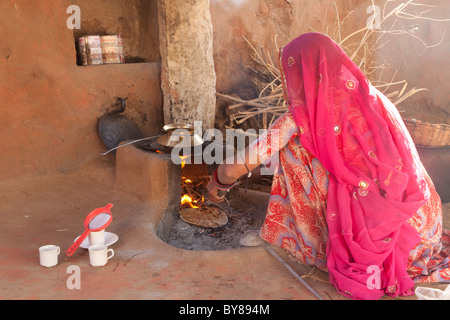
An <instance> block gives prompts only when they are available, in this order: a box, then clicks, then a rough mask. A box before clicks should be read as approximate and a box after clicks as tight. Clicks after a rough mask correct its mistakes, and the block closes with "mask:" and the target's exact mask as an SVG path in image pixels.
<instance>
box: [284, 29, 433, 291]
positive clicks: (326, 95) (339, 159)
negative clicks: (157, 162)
mask: <svg viewBox="0 0 450 320" xmlns="http://www.w3.org/2000/svg"><path fill="white" fill-rule="evenodd" d="M280 58H281V70H282V75H283V82H284V85H285V93H286V97H285V99H286V101H287V102H288V104H289V106H290V110H291V113H292V116H293V119H294V121H295V123H296V124H297V126H298V128H299V132H300V137H299V138H300V142H301V144H302V145H303V147H304V148H305V149H306V150H307V151H308V152H309V153H311V154H312V155H313V156H314V157H315V158H317V159H318V160H319V161H320V163H321V164H322V165H323V167H324V168H325V169H326V170H327V171H328V172H329V185H328V198H327V208H326V222H327V225H328V232H329V234H328V242H327V248H326V257H327V260H326V263H327V269H328V272H329V275H330V281H331V283H332V284H333V285H334V286H335V287H336V288H337V290H338V291H339V292H340V293H342V294H343V295H345V296H348V297H351V298H353V299H379V298H380V297H382V296H383V295H384V294H389V295H391V296H398V295H410V294H412V289H413V287H414V281H413V280H412V279H411V277H410V276H409V275H408V271H407V267H408V257H409V254H410V251H411V250H412V249H414V248H415V246H416V245H417V244H418V243H419V242H420V236H419V234H418V232H417V231H416V229H414V228H413V227H412V226H411V225H410V224H408V223H407V221H408V220H409V219H411V218H412V217H413V216H414V215H415V214H416V212H417V211H418V210H419V209H420V208H421V207H422V206H423V205H424V204H425V203H426V202H427V200H428V199H429V197H430V191H429V188H428V186H427V183H426V180H425V177H424V174H423V170H422V164H421V162H420V159H419V157H418V154H417V151H416V149H415V145H414V143H413V141H412V139H411V137H410V135H409V134H408V131H407V130H406V128H405V126H404V124H403V121H402V120H401V117H400V115H399V113H398V112H397V109H396V108H395V106H394V105H393V104H392V103H391V102H390V101H389V100H388V99H387V98H386V97H385V96H383V95H382V94H381V93H380V92H379V91H377V90H376V89H375V88H374V87H373V86H372V85H371V84H370V83H369V81H368V80H367V78H366V77H365V76H364V74H363V73H362V72H361V71H360V70H359V68H358V67H357V66H356V65H355V64H354V63H353V62H352V61H351V59H350V58H349V57H348V56H347V55H346V54H345V53H344V52H343V50H342V49H341V48H340V47H339V46H338V45H337V44H335V43H334V42H333V41H332V40H331V39H330V38H328V37H326V36H323V35H321V34H318V33H309V34H305V35H303V36H301V37H299V38H297V39H295V40H294V41H292V42H291V43H290V44H288V45H287V46H286V47H284V48H283V49H282V51H281V55H280ZM374 276H375V277H378V278H377V279H375V278H374ZM374 279H375V281H374Z"/></svg>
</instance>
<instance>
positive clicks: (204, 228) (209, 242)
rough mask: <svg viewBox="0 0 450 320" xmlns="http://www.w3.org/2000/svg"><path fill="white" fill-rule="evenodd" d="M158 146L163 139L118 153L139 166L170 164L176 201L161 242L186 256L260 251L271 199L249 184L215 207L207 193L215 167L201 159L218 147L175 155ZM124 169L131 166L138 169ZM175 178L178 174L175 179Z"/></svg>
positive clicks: (167, 216) (172, 200)
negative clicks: (197, 252) (194, 252)
mask: <svg viewBox="0 0 450 320" xmlns="http://www.w3.org/2000/svg"><path fill="white" fill-rule="evenodd" d="M158 141H160V142H161V139H159V140H158V138H154V139H150V140H148V141H145V142H141V143H137V144H135V145H133V146H130V147H129V148H131V150H130V149H128V150H127V149H125V148H123V149H120V150H121V151H119V152H125V153H129V152H130V153H132V154H133V161H136V162H137V163H140V165H142V162H140V161H139V160H138V159H137V158H139V157H142V158H149V159H150V160H149V161H147V162H145V161H144V162H143V163H144V164H143V165H150V166H151V165H152V162H153V161H162V162H166V163H167V166H164V168H165V170H167V172H166V174H167V175H168V176H172V178H171V179H169V180H168V184H169V186H168V190H169V191H168V192H169V193H171V194H172V196H171V197H170V199H169V201H170V204H169V206H168V207H167V210H166V212H165V214H164V216H163V217H162V218H161V220H160V222H159V225H158V227H157V231H158V232H157V234H158V236H159V237H160V238H161V239H162V240H163V241H165V242H166V243H168V244H170V245H173V246H175V247H178V248H182V249H187V250H201V251H211V250H229V249H236V248H240V247H244V246H245V247H248V246H259V245H261V244H262V240H261V239H260V238H259V236H258V233H259V230H260V228H261V226H262V224H263V222H264V218H265V214H266V209H267V203H268V194H267V193H264V192H259V191H255V190H250V189H248V188H246V182H247V181H242V185H241V187H242V188H239V187H237V188H235V189H233V190H231V191H230V192H229V193H228V194H227V195H226V197H225V198H226V200H225V201H224V202H223V203H220V204H214V203H211V202H210V201H209V200H208V197H207V190H206V187H207V184H208V182H209V181H210V176H211V174H212V172H213V171H214V170H215V169H216V167H217V164H208V163H206V162H205V161H203V160H202V161H199V159H202V155H203V154H205V152H208V151H205V150H207V148H208V146H211V145H212V144H214V142H212V141H204V142H203V143H202V144H201V145H199V146H196V147H192V148H183V149H180V150H176V149H175V148H168V147H166V146H163V145H161V144H160V143H158ZM127 148H128V147H127ZM223 148H224V150H222V151H223V152H222V151H221V152H220V153H221V154H223V155H225V154H226V150H225V148H226V147H225V146H224V147H223ZM133 149H134V150H133ZM216 150H217V149H216ZM174 158H175V159H174ZM123 159H124V158H122V157H121V156H120V155H119V161H120V163H118V166H119V167H122V166H123V165H124V164H123V162H122V161H123ZM126 165H131V166H133V165H134V163H128V164H125V166H126ZM174 173H177V174H175V176H174ZM255 176H258V172H255ZM157 179H158V176H155V180H154V181H152V185H153V186H158V185H161V184H164V183H165V182H164V181H156V180H157ZM253 179H255V178H253ZM162 180H163V179H162ZM246 189H247V190H246Z"/></svg>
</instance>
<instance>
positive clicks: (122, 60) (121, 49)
mask: <svg viewBox="0 0 450 320" xmlns="http://www.w3.org/2000/svg"><path fill="white" fill-rule="evenodd" d="M117 40H118V44H119V57H120V63H125V50H124V47H123V38H122V36H121V35H118V36H117Z"/></svg>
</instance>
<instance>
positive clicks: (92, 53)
mask: <svg viewBox="0 0 450 320" xmlns="http://www.w3.org/2000/svg"><path fill="white" fill-rule="evenodd" d="M100 40H101V39H100V36H85V37H81V38H79V39H78V47H79V50H80V58H81V63H82V65H99V64H103V59H102V44H101V41H100ZM82 42H84V45H83V44H82ZM84 50H85V52H86V58H85V59H86V62H84V61H83V59H84V58H83V52H84ZM84 63H86V64H84Z"/></svg>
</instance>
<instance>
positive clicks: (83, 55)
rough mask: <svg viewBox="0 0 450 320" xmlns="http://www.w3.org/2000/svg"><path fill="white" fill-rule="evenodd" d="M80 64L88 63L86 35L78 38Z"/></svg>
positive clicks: (85, 64)
mask: <svg viewBox="0 0 450 320" xmlns="http://www.w3.org/2000/svg"><path fill="white" fill-rule="evenodd" d="M78 64H79V65H80V66H87V65H88V58H87V51H86V39H85V37H81V38H78Z"/></svg>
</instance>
